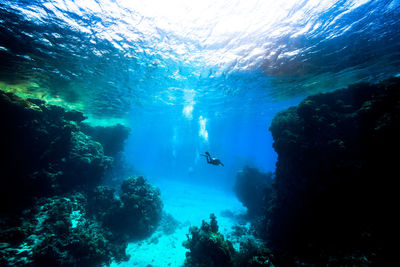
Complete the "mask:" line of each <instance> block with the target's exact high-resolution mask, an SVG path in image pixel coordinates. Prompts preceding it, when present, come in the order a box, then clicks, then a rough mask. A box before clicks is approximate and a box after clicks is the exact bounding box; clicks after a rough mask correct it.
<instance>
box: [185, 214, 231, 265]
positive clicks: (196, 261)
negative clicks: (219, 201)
mask: <svg viewBox="0 0 400 267" xmlns="http://www.w3.org/2000/svg"><path fill="white" fill-rule="evenodd" d="M210 219H211V221H210V223H207V222H205V221H203V222H202V225H201V228H200V229H199V228H198V227H196V226H193V227H190V228H189V233H190V234H188V235H187V238H188V240H187V241H185V242H184V243H183V246H184V247H186V248H187V249H189V250H190V251H189V252H187V253H186V260H185V266H198V267H200V266H204V267H205V266H208V267H212V266H233V261H232V257H233V255H234V253H235V250H234V249H233V246H232V243H231V242H230V241H227V240H225V239H224V236H223V235H221V234H220V233H218V223H217V220H216V217H215V215H214V214H211V215H210Z"/></svg>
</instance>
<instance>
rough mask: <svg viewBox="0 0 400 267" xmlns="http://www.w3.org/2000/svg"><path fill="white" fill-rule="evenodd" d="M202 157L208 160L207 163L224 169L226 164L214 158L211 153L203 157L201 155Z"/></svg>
mask: <svg viewBox="0 0 400 267" xmlns="http://www.w3.org/2000/svg"><path fill="white" fill-rule="evenodd" d="M200 155H201V156H203V157H206V158H207V163H209V164H212V165H216V166H218V165H221V166H222V167H224V164H222V162H221V161H220V160H219V159H217V158H212V157H211V155H210V153H208V152H206V153H205V155H202V154H200Z"/></svg>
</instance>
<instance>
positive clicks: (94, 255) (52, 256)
mask: <svg viewBox="0 0 400 267" xmlns="http://www.w3.org/2000/svg"><path fill="white" fill-rule="evenodd" d="M85 207H86V198H85V196H84V195H82V194H80V193H75V194H69V195H65V196H56V197H51V198H42V199H39V200H38V201H37V202H36V204H35V205H34V207H33V208H32V210H30V211H29V213H28V214H25V218H24V220H23V224H22V225H21V226H20V227H19V228H20V229H22V230H23V231H19V233H20V235H23V238H21V240H19V241H18V240H15V238H13V236H12V235H10V234H9V233H7V232H2V234H1V238H2V242H9V243H2V244H3V245H4V246H5V247H4V249H3V250H2V252H1V254H0V265H2V266H15V265H21V266H22V265H23V266H26V265H32V266H99V265H102V264H109V263H111V260H116V261H122V260H127V259H128V257H127V255H126V254H125V248H126V245H127V244H126V243H124V242H121V241H120V240H118V242H115V241H116V239H115V238H114V237H113V233H112V232H109V231H106V230H105V229H103V228H102V227H101V225H100V224H98V223H97V222H96V221H94V220H92V219H90V218H88V216H87V214H86V209H85ZM16 241H17V242H16Z"/></svg>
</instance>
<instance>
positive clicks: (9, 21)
mask: <svg viewBox="0 0 400 267" xmlns="http://www.w3.org/2000/svg"><path fill="white" fill-rule="evenodd" d="M399 48H400V1H398V0H393V1H389V0H387V1H386V0H349V1H333V0H332V1H331V0H315V1H311V0H310V1H307V0H290V1H269V0H267V1H243V0H234V1H232V0H207V1H184V0H174V1H162V0H148V1H138V0H132V1H129V0H49V1H44V0H29V1H23V0H17V1H13V0H11V1H8V0H2V1H1V3H0V89H1V90H3V91H7V92H13V93H15V94H17V95H19V96H21V97H25V98H26V97H33V98H39V99H42V100H45V101H47V102H49V103H52V104H56V105H60V106H63V107H65V108H67V109H75V110H79V111H81V112H83V113H84V114H85V116H87V119H86V120H85V122H87V123H88V124H89V125H91V126H99V125H100V126H113V125H116V124H123V125H125V126H127V127H129V128H130V134H129V137H128V138H127V140H126V142H125V144H124V148H123V151H122V158H123V164H124V167H125V168H127V169H130V170H131V172H132V173H133V174H135V175H144V176H145V177H146V178H147V179H148V180H149V181H151V182H152V183H154V184H156V185H159V186H160V188H161V192H163V190H162V189H163V186H164V189H165V192H175V193H176V191H180V190H174V188H172V189H171V186H170V185H166V184H168V183H167V182H168V181H173V182H174V183H175V182H177V183H182V185H179V186H178V185H177V188H181V186H182V187H185V186H184V185H185V184H189V185H190V186H189V187H190V188H191V186H194V188H195V186H200V187H199V188H203V187H202V186H206V187H207V186H208V187H209V188H212V190H220V191H212V192H220V193H221V194H222V195H221V196H225V195H224V194H228V197H227V198H226V199H225V198H223V197H222V199H224V200H221V201H222V202H223V201H225V200H226V201H228V202H227V203H231V204H232V206H234V207H237V210H241V208H242V207H240V205H239V204H238V203H237V199H234V198H233V196H232V192H231V191H232V187H233V184H234V181H235V177H236V173H237V172H238V171H239V170H241V169H242V168H243V166H245V165H249V166H252V167H256V168H258V169H259V170H260V171H262V172H270V171H271V172H273V171H275V164H276V162H277V158H278V155H277V154H276V152H275V151H274V149H273V148H272V144H273V139H272V136H271V133H270V131H269V126H270V124H271V121H272V119H273V118H274V116H275V115H276V114H277V112H279V111H281V110H284V109H286V108H288V107H290V106H293V105H297V104H298V103H299V102H300V101H301V100H303V99H304V98H305V97H307V96H309V95H312V94H315V93H320V92H329V91H333V90H335V89H338V88H343V87H345V86H347V85H349V84H353V83H357V82H372V83H374V82H378V81H381V80H383V79H386V78H388V77H393V76H399V75H400V70H399V66H400V49H399ZM206 151H209V152H210V153H211V155H212V156H213V157H217V158H219V159H220V160H221V161H222V162H223V164H224V167H222V166H212V165H210V164H207V162H206V159H205V157H203V156H202V154H204V153H205V152H206ZM116 173H118V171H116ZM123 178H124V177H113V180H112V181H120V180H122V179H123ZM166 181H167V182H166ZM171 183H172V182H171ZM175 189H176V188H175ZM194 190H195V191H196V189H194ZM202 190H203V189H198V192H196V193H193V198H194V199H196V198H197V197H199V196H203V195H204V194H203V191H202ZM189 191H190V190H189ZM222 192H223V193H222ZM176 194H178V193H176ZM215 194H218V193H215ZM177 198H178V199H180V200H179V201H181V202H182V203H183V204H182V203H181V202H180V204H182V205H183V207H181V208H182V210H181V211H179V209H178V210H174V207H176V205H178V204H176V203H174V202H173V201H172V202H171V198H170V196H164V201H165V203H166V209H167V210H168V209H170V213H171V214H173V215H175V216H178V217H179V215H182V214H186V215H187V217H188V220H190V223H192V224H194V223H195V221H196V220H200V219H199V218H198V217H196V218H192V219H189V217H190V216H189V215H190V213H191V211H190V209H189V208H190V205H191V204H190V203H191V201H193V198H191V199H190V198H185V197H177ZM172 199H173V198H172ZM182 199H183V200H182ZM185 201H187V202H186V205H185ZM210 201H220V200H218V197H216V198H211V200H210ZM229 201H231V202H229ZM223 203H224V202H223ZM180 204H179V205H180ZM208 204H209V203H208ZM208 204H207V205H206V204H205V205H204V207H206V208H205V209H204V210H202V211H201V212H200V214H203V213H204V214H208V213H211V212H212V210H209V209H210V208H209V207H210V206H209V205H208ZM179 205H178V206H179ZM229 205H230V204H227V206H229ZM211 206H212V205H211ZM199 209H200V208H199ZM221 210H222V208H220V207H218V212H219V211H221ZM183 217H185V216H183ZM199 217H200V216H199ZM203 217H204V216H203ZM180 220H182V221H184V219H183V218H180ZM222 220H224V219H222ZM198 224H200V222H198ZM227 225H229V223H227ZM179 240H180V239H179ZM177 246H180V244H178V245H177ZM180 253H181V254H179V255H180V256H179V257H180V258H179V259H180V260H178V261H179V262H181V260H183V254H182V253H183V252H182V251H181V252H180ZM139 265H140V264H139Z"/></svg>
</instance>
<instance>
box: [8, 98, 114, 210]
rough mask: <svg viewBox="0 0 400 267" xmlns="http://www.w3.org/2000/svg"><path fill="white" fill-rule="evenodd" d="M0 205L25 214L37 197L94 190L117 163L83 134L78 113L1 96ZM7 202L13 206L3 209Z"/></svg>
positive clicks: (34, 101)
mask: <svg viewBox="0 0 400 267" xmlns="http://www.w3.org/2000/svg"><path fill="white" fill-rule="evenodd" d="M0 117H1V120H2V124H3V125H5V129H4V130H3V131H1V137H0V146H1V148H2V149H1V152H0V158H1V160H0V170H1V177H2V179H1V180H0V203H2V205H1V210H2V211H5V212H7V211H14V210H15V209H22V208H24V207H25V206H26V205H27V204H29V203H31V202H32V200H33V199H34V198H35V197H42V196H49V195H54V194H60V193H63V192H66V191H70V190H73V189H79V190H80V189H88V188H90V187H91V186H93V185H94V184H97V183H99V182H100V180H101V178H102V175H103V173H104V172H105V170H106V169H107V168H108V166H109V165H110V163H111V161H112V158H110V157H107V156H105V155H104V153H103V148H102V146H101V145H100V144H99V143H97V142H95V141H94V140H93V139H92V138H91V137H89V136H87V135H85V134H83V133H82V132H81V131H80V130H79V126H78V124H79V123H80V122H81V121H82V120H83V119H84V118H85V117H84V116H83V114H82V113H80V112H77V111H66V110H64V109H63V108H61V107H58V106H54V105H47V104H46V103H45V102H43V101H41V100H37V99H28V100H23V99H21V98H19V97H17V96H15V95H13V94H11V93H4V92H1V91H0ZM3 203H7V205H3Z"/></svg>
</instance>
